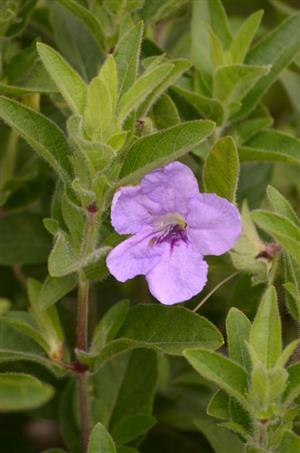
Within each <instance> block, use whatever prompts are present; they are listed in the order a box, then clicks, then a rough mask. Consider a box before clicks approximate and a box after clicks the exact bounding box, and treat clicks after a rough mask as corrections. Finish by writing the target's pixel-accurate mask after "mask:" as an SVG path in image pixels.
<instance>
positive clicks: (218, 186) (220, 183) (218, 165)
mask: <svg viewBox="0 0 300 453" xmlns="http://www.w3.org/2000/svg"><path fill="white" fill-rule="evenodd" d="M239 169H240V165H239V156H238V152H237V149H236V146H235V143H234V141H233V139H232V138H231V137H223V138H221V139H220V140H219V141H217V142H216V143H215V144H214V146H213V147H212V148H211V149H210V151H209V152H208V154H207V157H206V160H205V164H204V168H203V183H204V189H205V192H212V193H216V194H217V195H219V196H220V197H223V198H226V199H227V200H229V201H231V202H235V195H236V190H237V183H238V178H239Z"/></svg>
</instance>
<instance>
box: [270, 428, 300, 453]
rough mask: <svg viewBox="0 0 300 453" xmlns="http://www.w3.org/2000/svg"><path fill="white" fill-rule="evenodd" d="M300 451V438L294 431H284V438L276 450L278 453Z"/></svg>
mask: <svg viewBox="0 0 300 453" xmlns="http://www.w3.org/2000/svg"><path fill="white" fill-rule="evenodd" d="M297 450H298V451H300V437H299V436H297V434H295V433H293V432H292V431H289V430H286V431H284V434H283V438H282V440H281V442H280V444H279V445H278V447H277V448H276V453H296V451H297Z"/></svg>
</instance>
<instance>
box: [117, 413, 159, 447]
mask: <svg viewBox="0 0 300 453" xmlns="http://www.w3.org/2000/svg"><path fill="white" fill-rule="evenodd" d="M155 424H156V419H155V418H154V417H152V416H151V415H146V414H137V415H130V416H129V417H126V418H123V419H122V420H121V421H120V422H119V423H117V424H116V425H115V426H114V428H113V429H112V435H113V438H114V439H115V441H116V442H117V443H118V444H121V445H123V444H127V443H129V442H132V441H133V440H135V439H136V438H138V437H140V436H141V435H142V434H144V433H146V432H147V431H149V429H150V428H152V427H153V426H154V425H155Z"/></svg>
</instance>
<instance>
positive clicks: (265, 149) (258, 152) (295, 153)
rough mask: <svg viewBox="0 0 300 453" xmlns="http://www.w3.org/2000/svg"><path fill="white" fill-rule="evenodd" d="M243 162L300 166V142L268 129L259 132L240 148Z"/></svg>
mask: <svg viewBox="0 0 300 453" xmlns="http://www.w3.org/2000/svg"><path fill="white" fill-rule="evenodd" d="M239 155H240V160H241V162H251V161H271V162H286V163H289V164H294V165H299V164H300V141H299V140H298V139H297V138H295V137H291V136H290V135H287V134H284V133H283V132H278V131H275V130H271V129H267V130H264V131H260V132H258V133H257V134H256V135H254V136H253V137H252V138H251V139H250V140H248V141H247V142H246V143H244V144H243V146H240V147H239Z"/></svg>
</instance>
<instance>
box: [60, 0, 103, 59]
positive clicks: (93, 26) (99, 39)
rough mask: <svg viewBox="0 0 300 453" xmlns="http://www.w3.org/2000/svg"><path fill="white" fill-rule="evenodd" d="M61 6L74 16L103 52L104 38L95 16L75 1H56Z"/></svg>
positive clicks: (99, 23)
mask: <svg viewBox="0 0 300 453" xmlns="http://www.w3.org/2000/svg"><path fill="white" fill-rule="evenodd" d="M57 1H58V2H59V3H60V4H61V5H63V6H64V7H65V8H67V9H68V10H69V11H70V12H71V13H73V14H74V16H76V17H77V18H78V19H79V20H80V21H81V22H82V23H83V24H84V25H85V27H86V28H87V29H88V31H89V32H90V33H91V35H92V36H93V37H94V38H95V41H96V43H97V44H98V46H99V49H100V50H102V51H104V50H105V37H104V35H103V31H102V25H101V22H100V21H99V20H98V18H97V16H95V15H94V14H92V13H91V12H90V11H89V10H88V9H87V8H84V6H82V5H81V4H80V3H78V2H77V1H75V0H57Z"/></svg>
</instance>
